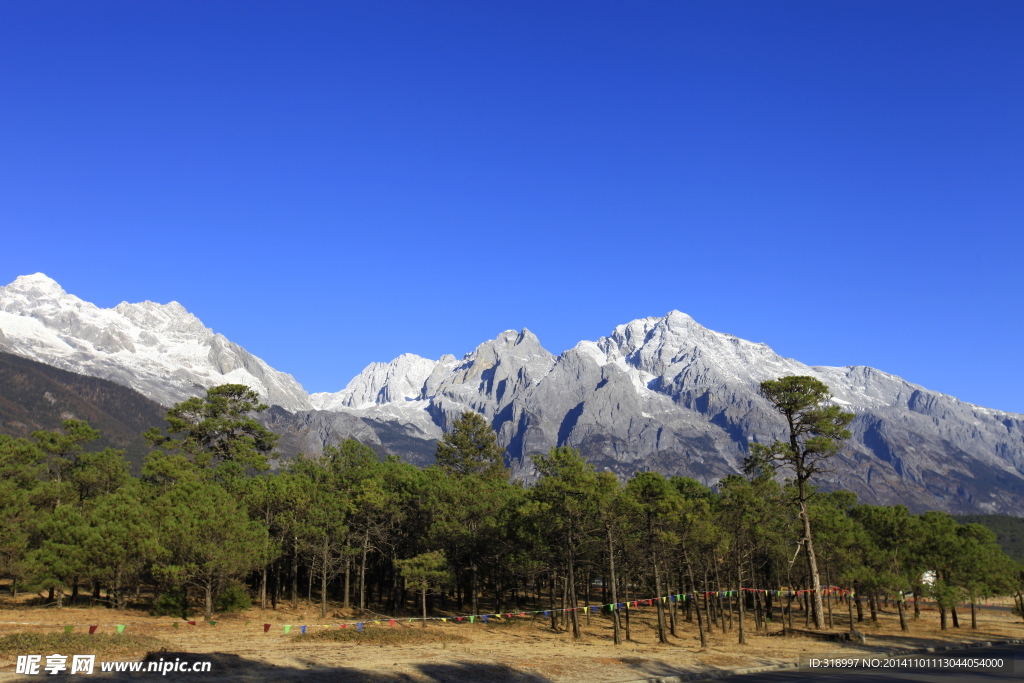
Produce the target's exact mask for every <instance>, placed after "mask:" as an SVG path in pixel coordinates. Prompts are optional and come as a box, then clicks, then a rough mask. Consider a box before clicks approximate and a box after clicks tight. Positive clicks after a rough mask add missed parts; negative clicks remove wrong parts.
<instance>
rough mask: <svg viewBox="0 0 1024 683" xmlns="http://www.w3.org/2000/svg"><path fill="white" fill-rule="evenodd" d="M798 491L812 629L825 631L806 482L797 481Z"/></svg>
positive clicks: (819, 577)
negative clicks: (811, 611) (812, 610)
mask: <svg viewBox="0 0 1024 683" xmlns="http://www.w3.org/2000/svg"><path fill="white" fill-rule="evenodd" d="M798 484H799V489H800V517H801V519H802V520H803V523H804V539H805V541H804V542H805V546H806V550H807V570H808V571H809V572H810V574H811V588H812V590H813V591H814V592H813V593H812V594H811V596H812V597H813V599H814V627H815V628H816V629H817V630H819V631H824V630H825V619H824V614H825V610H824V606H823V605H822V604H821V576H820V575H819V574H818V558H817V556H816V555H815V553H814V541H813V540H812V538H811V515H810V512H809V511H808V510H807V491H806V482H805V481H804V480H802V479H800V480H799V481H798Z"/></svg>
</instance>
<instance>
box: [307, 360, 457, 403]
mask: <svg viewBox="0 0 1024 683" xmlns="http://www.w3.org/2000/svg"><path fill="white" fill-rule="evenodd" d="M437 364H438V361H433V360H430V359H429V358H423V357H421V356H417V355H415V354H412V353H403V354H402V355H401V356H399V357H398V358H396V359H394V360H393V361H391V362H390V363H370V364H369V365H367V366H366V367H365V368H363V371H362V372H360V373H359V374H358V375H356V376H355V377H353V378H352V381H350V382H349V383H348V385H347V386H346V387H345V388H344V389H342V390H341V391H338V392H335V393H317V394H312V395H311V396H310V397H309V399H310V403H311V404H312V405H313V407H314V408H316V409H317V410H338V409H341V408H369V407H371V406H374V405H382V404H385V403H395V402H402V401H414V400H416V399H418V398H420V396H421V394H422V392H423V384H424V382H426V380H427V377H429V376H430V373H431V372H433V370H434V368H435V366H437Z"/></svg>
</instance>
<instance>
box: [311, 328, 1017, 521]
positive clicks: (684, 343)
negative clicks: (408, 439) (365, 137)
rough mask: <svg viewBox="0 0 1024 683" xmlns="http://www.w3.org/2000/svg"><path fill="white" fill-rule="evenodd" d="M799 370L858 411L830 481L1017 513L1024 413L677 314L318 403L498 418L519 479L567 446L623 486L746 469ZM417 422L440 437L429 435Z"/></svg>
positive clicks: (495, 344)
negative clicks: (793, 354)
mask: <svg viewBox="0 0 1024 683" xmlns="http://www.w3.org/2000/svg"><path fill="white" fill-rule="evenodd" d="M428 371H429V372H428ZM794 374H799V375H812V376H815V377H818V378H819V379H821V380H822V381H823V382H825V383H826V384H827V385H829V387H830V388H831V389H832V393H833V395H834V396H835V401H836V403H838V404H840V405H842V406H843V407H844V408H846V409H848V410H851V411H853V412H855V413H856V414H857V418H856V420H855V421H854V423H853V425H852V427H851V430H852V431H853V433H854V436H853V438H852V439H851V440H850V442H849V445H848V448H847V449H846V450H845V451H844V452H843V453H842V454H841V456H840V457H839V459H838V462H837V464H836V467H835V471H834V472H833V473H832V474H831V475H830V476H829V485H831V486H842V487H844V488H849V489H851V490H854V491H856V492H857V493H858V494H859V495H860V496H861V497H862V498H863V499H864V500H867V501H873V502H887V503H896V502H901V503H905V504H907V505H909V506H910V507H912V508H915V509H925V508H934V509H949V510H961V511H968V510H977V511H991V512H995V511H1015V512H1017V513H1018V514H1019V513H1024V416H1022V415H1017V414H1013V413H1004V412H1000V411H995V410H990V409H988V408H982V407H979V406H975V405H971V404H968V403H964V402H961V401H959V400H957V399H956V398H953V397H951V396H946V395H944V394H940V393H938V392H934V391H929V390H927V389H925V388H923V387H921V386H918V385H915V384H911V383H910V382H907V381H905V380H903V379H901V378H899V377H896V376H894V375H890V374H888V373H885V372H881V371H879V370H875V369H874V368H869V367H863V366H855V367H844V368H834V367H810V366H807V365H805V364H803V363H800V362H799V361H796V360H793V359H791V358H784V357H782V356H779V355H778V354H776V353H775V352H774V351H772V350H771V349H770V348H769V347H768V346H767V345H765V344H756V343H753V342H749V341H746V340H743V339H739V338H737V337H734V336H732V335H729V334H723V333H720V332H715V331H713V330H709V329H707V328H705V327H703V326H701V325H700V324H698V323H697V322H696V321H694V320H693V318H691V317H690V316H688V315H686V314H683V313H680V312H678V311H673V312H671V313H669V314H668V315H666V316H664V317H662V318H643V319H640V320H634V321H632V322H630V323H627V324H625V325H620V326H618V327H616V328H615V330H614V331H613V332H612V333H611V334H610V335H609V336H607V337H602V338H601V339H599V340H597V341H582V342H580V343H579V344H577V345H576V346H575V347H574V348H572V349H570V350H568V351H566V352H564V353H562V354H561V355H558V356H555V355H553V354H551V353H549V352H548V351H546V350H545V349H544V348H543V347H542V346H541V345H540V342H539V340H538V339H537V337H536V336H535V335H533V334H532V333H531V332H530V331H529V330H523V331H522V332H515V331H512V330H510V331H507V332H503V333H502V334H500V335H498V337H497V338H496V339H494V340H491V341H488V342H485V343H484V344H481V345H480V346H479V347H477V349H476V350H475V351H473V352H472V353H470V354H467V355H466V356H465V357H464V358H462V359H461V360H456V359H455V358H454V357H452V356H444V357H442V358H441V359H440V360H438V361H436V362H435V361H431V360H428V359H424V358H419V357H416V356H410V355H408V354H407V355H404V356H401V357H399V358H397V359H395V360H394V361H392V362H391V363H388V364H382V363H376V364H373V365H371V366H369V367H367V368H366V369H365V370H364V371H363V372H362V373H361V374H360V375H359V376H357V377H356V378H355V379H353V380H352V382H350V383H349V385H348V387H346V388H345V389H344V390H343V391H341V392H338V393H336V394H318V395H317V396H316V397H315V399H314V401H315V403H316V404H317V405H319V406H322V407H328V406H336V407H341V406H345V407H346V408H347V409H348V410H350V411H353V412H356V413H358V414H362V415H367V416H382V415H386V416H387V419H389V420H391V421H393V422H398V423H404V424H408V425H410V426H411V425H414V424H415V425H417V427H418V428H419V429H420V430H421V431H423V432H425V433H427V432H429V434H430V436H434V437H435V438H436V437H437V436H439V435H440V433H441V431H442V429H444V428H445V427H447V425H448V424H450V422H451V421H452V420H453V419H454V418H456V417H457V416H458V415H459V414H461V413H462V412H463V411H465V410H475V411H477V412H480V413H482V414H483V415H485V416H486V417H488V418H489V419H490V420H491V421H492V424H493V425H494V428H495V429H496V430H497V432H498V435H499V437H500V439H501V442H502V443H503V444H504V445H505V446H506V448H507V456H508V458H509V461H510V464H511V465H512V468H513V472H514V473H515V474H516V475H517V476H520V477H522V478H524V479H530V478H531V477H532V476H533V466H532V461H531V460H530V455H531V454H533V453H538V452H546V451H547V450H549V449H550V448H552V447H553V446H556V445H569V446H573V447H577V448H579V449H580V450H581V452H583V454H584V455H585V456H586V457H587V458H588V459H589V460H590V461H591V462H593V463H594V464H595V465H596V466H598V467H599V468H603V469H608V470H611V471H613V472H616V473H618V474H621V475H623V476H628V475H629V474H632V473H633V472H635V471H638V470H645V469H654V470H659V471H662V472H665V473H668V474H679V475H685V476H691V477H694V478H697V479H700V480H702V481H705V482H708V483H711V482H713V481H715V480H717V479H719V478H720V477H721V476H724V475H725V474H729V473H733V472H736V471H737V470H738V469H739V467H740V465H741V462H742V458H743V457H744V456H745V455H746V452H747V449H748V442H749V441H751V440H757V441H762V442H763V441H770V440H773V439H776V438H784V432H783V424H782V422H781V420H780V418H779V416H778V415H777V414H776V413H775V412H774V411H773V410H772V408H771V407H770V405H769V404H768V403H767V402H766V401H765V400H764V399H763V398H762V397H761V396H760V394H759V392H758V384H759V383H760V382H761V381H762V380H765V379H771V378H776V377H780V376H783V375H794ZM424 376H426V378H425V379H423V377H424ZM417 386H419V390H418V391H417ZM424 413H427V414H429V415H430V417H431V418H432V420H433V423H434V424H436V425H437V429H436V431H432V432H431V431H430V430H429V429H424V427H423V425H424V423H425V418H424Z"/></svg>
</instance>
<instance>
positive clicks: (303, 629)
mask: <svg viewBox="0 0 1024 683" xmlns="http://www.w3.org/2000/svg"><path fill="white" fill-rule="evenodd" d="M299 630H300V631H302V635H306V627H305V626H300V627H299Z"/></svg>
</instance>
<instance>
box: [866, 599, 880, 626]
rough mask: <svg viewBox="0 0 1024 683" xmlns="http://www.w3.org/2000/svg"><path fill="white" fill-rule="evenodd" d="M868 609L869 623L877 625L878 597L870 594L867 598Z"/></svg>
mask: <svg viewBox="0 0 1024 683" xmlns="http://www.w3.org/2000/svg"><path fill="white" fill-rule="evenodd" d="M868 609H870V610H871V622H872V623H875V624H877V623H878V595H877V594H875V593H871V595H869V596H868Z"/></svg>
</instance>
